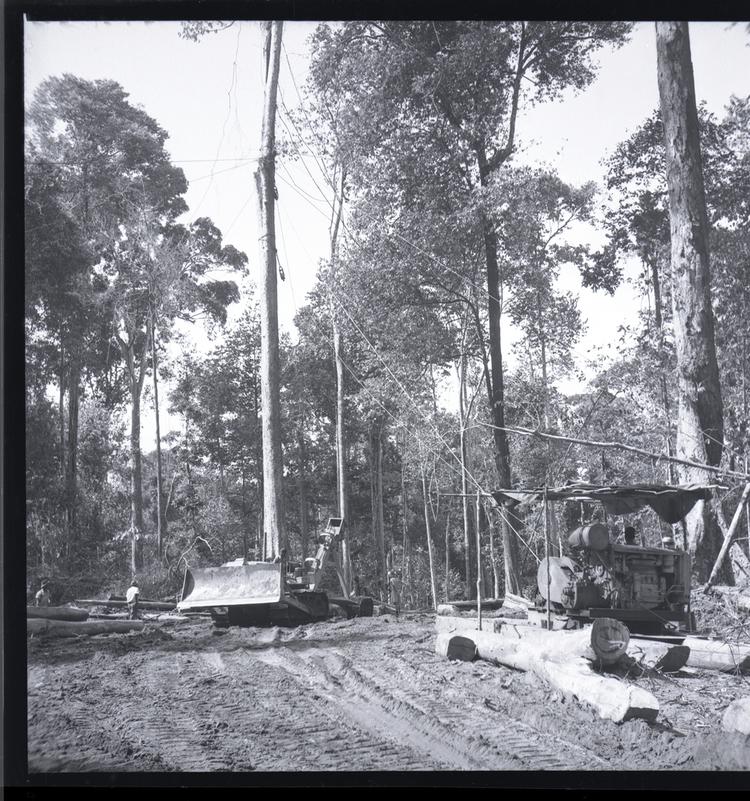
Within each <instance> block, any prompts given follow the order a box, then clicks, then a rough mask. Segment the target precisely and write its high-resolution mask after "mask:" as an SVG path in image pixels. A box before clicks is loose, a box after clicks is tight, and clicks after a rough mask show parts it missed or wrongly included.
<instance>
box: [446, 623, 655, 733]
mask: <svg viewBox="0 0 750 801" xmlns="http://www.w3.org/2000/svg"><path fill="white" fill-rule="evenodd" d="M443 619H444V620H449V618H443ZM438 620H440V618H438ZM454 620H455V618H454ZM458 620H460V621H461V623H460V624H459V626H458V628H459V629H460V630H454V631H446V630H443V631H439V632H438V637H437V642H436V645H435V649H436V651H437V653H439V654H441V655H443V656H450V657H452V658H459V659H467V658H472V657H473V656H474V655H476V656H478V657H479V658H480V659H484V660H487V661H489V662H494V663H497V664H501V665H505V666H507V667H512V668H515V669H516V670H524V671H532V672H533V673H536V674H537V675H538V676H540V677H542V678H543V679H545V680H546V681H547V682H549V684H551V685H552V686H553V687H555V688H556V689H558V690H560V691H561V692H562V693H563V694H564V695H567V696H568V697H570V696H574V697H576V698H578V699H579V700H580V701H583V702H585V703H588V704H589V705H591V706H592V707H593V708H594V709H595V710H596V711H597V713H598V714H599V715H600V716H601V717H602V718H605V719H607V720H613V721H615V722H618V723H620V722H622V721H625V720H629V719H631V718H643V719H645V720H649V721H651V720H655V719H656V717H657V715H658V713H659V703H658V701H657V700H656V698H655V697H654V696H653V695H652V694H651V693H649V692H647V691H646V690H643V689H641V688H640V687H636V686H634V685H630V684H626V683H625V682H621V681H619V680H618V679H615V678H611V677H607V676H602V675H599V674H597V673H596V672H595V671H594V669H593V665H614V664H615V663H617V662H619V661H620V660H621V659H622V658H623V657H624V656H625V655H626V653H627V648H628V643H629V635H628V630H627V628H626V627H625V626H624V625H623V624H622V623H620V622H619V621H616V620H612V619H609V618H599V619H597V620H595V621H594V623H593V625H591V626H588V627H586V628H584V629H576V630H571V631H546V630H544V629H537V628H535V627H533V626H528V625H515V626H514V625H504V626H501V628H500V631H472V630H471V628H470V627H469V626H467V625H465V624H466V623H467V622H469V621H465V619H463V618H459V619H458ZM443 625H444V626H445V624H443Z"/></svg>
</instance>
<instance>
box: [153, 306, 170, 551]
mask: <svg viewBox="0 0 750 801" xmlns="http://www.w3.org/2000/svg"><path fill="white" fill-rule="evenodd" d="M150 312H151V367H152V369H153V380H154V416H155V418H156V555H157V557H158V556H161V552H162V543H163V542H164V537H165V536H166V525H167V523H166V520H165V519H164V508H163V507H164V505H163V503H162V486H163V483H164V479H163V477H162V470H161V430H160V428H159V378H158V375H157V373H158V369H159V367H158V360H157V354H156V318H155V315H154V307H153V304H151V308H150Z"/></svg>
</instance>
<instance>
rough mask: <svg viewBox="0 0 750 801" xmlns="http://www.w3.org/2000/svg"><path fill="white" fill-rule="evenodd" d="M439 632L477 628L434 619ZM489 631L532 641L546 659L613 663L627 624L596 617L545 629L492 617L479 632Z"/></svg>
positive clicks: (623, 646)
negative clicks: (576, 625) (565, 628)
mask: <svg viewBox="0 0 750 801" xmlns="http://www.w3.org/2000/svg"><path fill="white" fill-rule="evenodd" d="M435 627H436V629H437V630H438V631H443V632H453V633H456V634H464V633H465V632H466V633H467V636H471V634H472V632H475V631H476V630H477V625H476V619H475V618H470V617H445V616H438V617H436V618H435ZM485 632H487V633H492V634H496V635H499V636H501V637H507V638H509V639H511V640H524V641H526V642H529V643H532V645H531V646H530V647H533V648H537V649H539V651H540V653H542V654H543V655H544V656H545V658H546V656H547V655H550V658H562V657H566V656H571V657H578V656H581V657H583V658H584V659H588V660H589V661H591V662H601V663H602V664H604V665H613V664H615V663H616V662H618V661H619V659H620V658H621V657H622V656H623V655H624V654H625V653H626V652H627V648H628V641H629V638H630V634H629V632H628V629H627V627H626V626H625V625H624V624H623V623H621V622H620V621H618V620H612V619H611V618H604V617H601V618H596V619H595V620H594V623H593V624H592V625H591V626H586V627H585V628H582V629H572V630H569V631H547V630H546V629H542V628H539V627H537V626H531V625H529V623H527V622H526V621H523V620H514V619H513V618H502V617H495V618H491V619H489V620H485V621H483V631H482V633H485Z"/></svg>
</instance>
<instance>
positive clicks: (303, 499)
mask: <svg viewBox="0 0 750 801" xmlns="http://www.w3.org/2000/svg"><path fill="white" fill-rule="evenodd" d="M303 427H304V416H303V417H302V420H301V424H300V427H299V429H298V430H297V448H298V450H299V473H298V476H297V489H298V493H299V536H300V541H301V547H302V559H303V560H304V559H307V549H308V545H309V539H310V527H309V525H308V523H309V521H308V509H307V458H306V452H305V433H304V431H303Z"/></svg>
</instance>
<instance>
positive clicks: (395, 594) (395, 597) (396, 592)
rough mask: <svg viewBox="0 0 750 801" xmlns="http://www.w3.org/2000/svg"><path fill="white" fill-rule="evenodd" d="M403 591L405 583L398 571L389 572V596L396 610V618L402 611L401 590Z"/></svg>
mask: <svg viewBox="0 0 750 801" xmlns="http://www.w3.org/2000/svg"><path fill="white" fill-rule="evenodd" d="M402 589H403V582H402V581H401V577H400V576H399V574H398V571H396V570H390V571H388V596H389V600H390V602H391V604H392V605H393V607H394V609H395V610H396V617H398V615H399V612H400V611H401V590H402Z"/></svg>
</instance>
